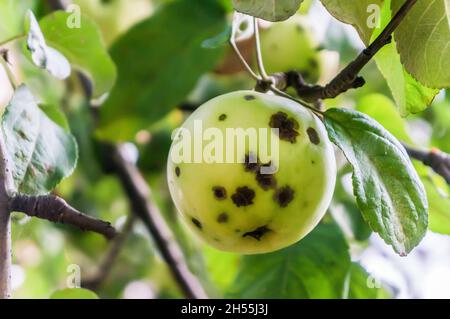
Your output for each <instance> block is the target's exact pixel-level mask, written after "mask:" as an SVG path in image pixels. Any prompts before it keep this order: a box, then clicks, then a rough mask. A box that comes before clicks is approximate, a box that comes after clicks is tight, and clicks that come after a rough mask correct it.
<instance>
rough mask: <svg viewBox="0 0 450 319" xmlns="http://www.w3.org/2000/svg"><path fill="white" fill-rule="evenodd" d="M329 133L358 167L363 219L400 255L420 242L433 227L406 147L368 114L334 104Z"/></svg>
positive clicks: (356, 187) (358, 197) (355, 188)
mask: <svg viewBox="0 0 450 319" xmlns="http://www.w3.org/2000/svg"><path fill="white" fill-rule="evenodd" d="M325 124H326V127H327V130H328V134H329V137H330V139H331V141H332V142H333V143H335V144H336V145H337V146H338V147H339V148H340V149H341V150H342V151H343V152H344V155H345V156H346V158H347V159H348V161H349V162H350V164H351V165H352V166H353V191H354V194H355V196H356V200H357V203H358V206H359V208H360V210H361V212H362V214H363V217H364V219H365V220H366V222H367V223H368V224H369V226H370V227H371V228H372V230H373V231H375V232H377V233H379V235H380V236H381V237H382V238H383V239H384V241H385V242H386V243H387V244H390V245H392V247H393V248H394V250H395V251H396V252H397V253H398V254H400V255H401V256H405V255H406V254H408V253H409V252H410V251H411V250H412V249H413V248H414V247H415V246H417V245H418V244H419V242H420V241H421V240H422V238H423V236H424V235H425V233H426V230H427V226H428V203H427V198H426V193H425V189H424V186H423V184H422V182H421V181H420V179H419V176H418V174H417V172H416V170H415V169H414V167H413V165H412V163H411V160H410V159H409V156H408V154H407V153H406V150H405V149H404V148H403V146H402V145H401V144H400V143H399V142H398V141H397V140H396V139H395V137H394V136H393V135H392V134H390V133H389V132H388V131H386V130H385V129H384V128H383V127H382V126H381V125H380V124H379V123H377V122H376V121H375V120H373V119H372V118H370V117H368V116H367V115H364V114H363V113H360V112H357V111H354V110H348V109H330V110H328V111H327V112H326V113H325Z"/></svg>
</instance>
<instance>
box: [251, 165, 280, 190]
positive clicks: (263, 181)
mask: <svg viewBox="0 0 450 319" xmlns="http://www.w3.org/2000/svg"><path fill="white" fill-rule="evenodd" d="M271 165H272V162H269V163H267V164H264V165H263V167H270V166H271ZM256 181H257V182H258V185H259V186H261V188H262V189H263V190H265V191H267V190H269V189H271V188H275V187H277V179H276V178H275V175H274V174H262V173H261V170H258V172H257V173H256Z"/></svg>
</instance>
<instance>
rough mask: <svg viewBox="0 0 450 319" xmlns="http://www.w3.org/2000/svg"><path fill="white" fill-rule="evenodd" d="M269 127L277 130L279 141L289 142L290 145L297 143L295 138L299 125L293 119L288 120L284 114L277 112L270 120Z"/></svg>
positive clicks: (297, 134)
mask: <svg viewBox="0 0 450 319" xmlns="http://www.w3.org/2000/svg"><path fill="white" fill-rule="evenodd" d="M269 126H270V127H271V128H276V129H278V130H279V132H278V136H279V138H280V139H281V140H284V141H288V142H291V143H292V144H293V143H295V142H297V136H299V135H300V133H299V132H298V129H299V124H298V122H297V121H296V120H295V119H294V118H292V117H291V118H289V117H288V115H287V114H286V113H284V112H278V113H276V114H274V115H272V117H271V118H270V122H269Z"/></svg>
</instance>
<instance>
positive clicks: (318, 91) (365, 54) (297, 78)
mask: <svg viewBox="0 0 450 319" xmlns="http://www.w3.org/2000/svg"><path fill="white" fill-rule="evenodd" d="M416 2H417V0H407V1H406V2H405V4H404V5H403V6H402V7H401V8H400V9H399V11H398V12H397V13H396V14H395V16H394V17H393V18H392V20H391V21H390V22H389V24H388V25H387V26H386V28H384V30H383V31H382V32H381V34H380V35H379V36H378V37H377V38H376V39H375V40H374V41H373V42H372V44H370V45H369V46H368V47H367V48H366V49H365V50H363V51H362V52H361V53H360V54H359V55H358V56H357V57H356V58H355V59H354V60H353V61H352V62H351V63H350V64H348V65H347V66H346V67H345V68H344V69H343V70H342V71H341V72H340V73H339V74H338V75H336V77H335V78H334V79H333V80H331V82H330V83H329V84H327V85H326V86H320V85H310V84H307V83H305V81H304V80H303V78H302V76H301V75H300V74H299V73H298V72H288V73H285V74H277V75H275V78H277V77H278V79H276V82H278V83H279V85H280V87H278V88H279V89H281V90H285V89H286V88H287V87H293V88H294V89H295V90H296V91H297V94H298V96H299V97H300V98H301V99H302V100H304V101H306V102H311V103H315V102H317V101H318V100H324V99H332V98H335V97H337V96H339V95H340V94H342V93H344V92H346V91H348V90H350V89H355V88H359V87H361V86H363V85H364V84H365V81H364V79H363V78H361V77H359V76H358V74H359V72H360V71H361V70H362V69H363V68H364V67H365V66H366V65H367V64H368V63H369V62H370V60H372V58H373V57H374V56H375V54H377V53H378V51H380V50H381V48H383V47H384V46H385V45H387V44H389V43H390V42H391V41H392V33H393V32H394V31H395V30H396V29H397V27H398V26H399V25H400V23H401V22H402V21H403V19H404V18H405V17H406V15H407V14H408V12H409V11H410V10H411V9H412V7H413V6H414V5H415V4H416ZM280 77H281V79H280Z"/></svg>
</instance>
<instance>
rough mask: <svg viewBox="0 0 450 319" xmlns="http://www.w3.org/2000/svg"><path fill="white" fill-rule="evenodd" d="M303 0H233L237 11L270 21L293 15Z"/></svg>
mask: <svg viewBox="0 0 450 319" xmlns="http://www.w3.org/2000/svg"><path fill="white" fill-rule="evenodd" d="M302 2H303V0H233V6H234V9H235V10H236V11H239V12H242V13H245V14H248V15H251V16H254V17H257V18H261V19H264V20H268V21H273V22H276V21H283V20H286V19H288V18H289V17H291V16H293V15H294V14H295V13H296V12H297V11H298V9H299V8H300V4H301V3H302Z"/></svg>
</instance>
